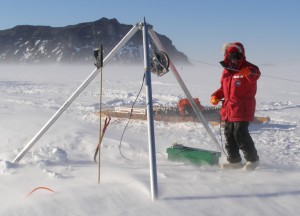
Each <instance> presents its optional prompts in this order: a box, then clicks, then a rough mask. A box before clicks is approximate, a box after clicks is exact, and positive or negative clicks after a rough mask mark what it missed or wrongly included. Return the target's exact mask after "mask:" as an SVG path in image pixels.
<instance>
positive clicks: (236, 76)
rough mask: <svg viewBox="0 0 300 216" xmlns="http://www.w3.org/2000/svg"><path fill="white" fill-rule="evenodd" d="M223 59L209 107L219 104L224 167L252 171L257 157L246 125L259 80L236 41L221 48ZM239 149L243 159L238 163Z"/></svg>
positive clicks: (239, 157)
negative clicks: (225, 154)
mask: <svg viewBox="0 0 300 216" xmlns="http://www.w3.org/2000/svg"><path fill="white" fill-rule="evenodd" d="M223 54H224V60H223V61H221V62H220V64H221V65H222V66H223V68H224V70H223V74H222V77H221V87H220V88H219V89H218V90H217V91H215V92H214V93H213V94H212V96H211V100H210V102H211V104H213V105H217V104H218V103H219V102H220V101H222V107H221V111H220V115H221V118H222V120H223V121H225V128H224V135H225V138H226V144H225V149H226V151H227V161H228V163H226V164H222V165H221V167H222V168H224V169H226V168H242V167H244V169H245V170H252V169H255V168H256V167H258V166H259V156H258V154H257V150H256V148H255V145H254V142H253V140H252V138H251V136H250V134H249V130H248V126H249V122H250V121H253V119H254V113H255V106H256V101H255V94H256V90H257V80H258V79H259V77H260V74H261V73H260V71H259V68H258V67H257V66H255V65H253V64H251V63H250V62H248V61H246V56H245V49H244V46H243V45H242V44H241V43H239V42H233V43H227V44H225V45H224V46H223ZM239 150H241V151H242V152H243V154H244V157H245V159H246V161H247V162H246V164H245V165H243V164H242V158H241V156H240V152H239Z"/></svg>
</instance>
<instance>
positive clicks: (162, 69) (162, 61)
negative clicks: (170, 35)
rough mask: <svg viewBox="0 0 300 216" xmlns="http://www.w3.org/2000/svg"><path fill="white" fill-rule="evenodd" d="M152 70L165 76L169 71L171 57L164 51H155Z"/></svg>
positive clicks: (158, 74)
mask: <svg viewBox="0 0 300 216" xmlns="http://www.w3.org/2000/svg"><path fill="white" fill-rule="evenodd" d="M150 64H151V72H152V73H154V74H156V75H157V76H163V75H164V74H166V73H167V72H168V71H169V65H170V59H169V56H168V55H167V54H166V53H165V52H163V51H154V52H153V56H152V59H151V62H150Z"/></svg>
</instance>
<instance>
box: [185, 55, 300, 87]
mask: <svg viewBox="0 0 300 216" xmlns="http://www.w3.org/2000/svg"><path fill="white" fill-rule="evenodd" d="M188 60H190V61H193V62H198V63H201V64H206V65H210V66H214V67H219V68H223V67H222V66H220V65H216V64H211V63H207V62H203V61H199V60H195V59H188ZM225 69H226V68H225ZM229 69H230V68H229ZM230 70H232V69H230ZM261 76H264V77H268V78H272V79H278V80H284V81H289V82H295V83H300V80H291V79H286V78H282V77H274V76H268V75H264V74H261Z"/></svg>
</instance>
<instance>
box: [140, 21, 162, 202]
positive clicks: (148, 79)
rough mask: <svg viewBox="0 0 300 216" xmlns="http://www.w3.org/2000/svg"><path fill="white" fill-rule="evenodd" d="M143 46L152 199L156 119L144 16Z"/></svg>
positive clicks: (152, 195)
mask: <svg viewBox="0 0 300 216" xmlns="http://www.w3.org/2000/svg"><path fill="white" fill-rule="evenodd" d="M143 46H144V68H145V78H146V95H147V98H146V101H147V119H148V144H149V166H150V187H151V198H152V201H154V200H155V199H157V196H158V189H157V171H156V155H155V154H156V151H155V136H154V121H153V104H152V87H151V72H150V60H149V58H150V57H149V39H148V26H147V23H146V21H145V18H144V26H143Z"/></svg>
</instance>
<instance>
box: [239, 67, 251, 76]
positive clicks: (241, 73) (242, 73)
mask: <svg viewBox="0 0 300 216" xmlns="http://www.w3.org/2000/svg"><path fill="white" fill-rule="evenodd" d="M250 73H251V70H250V69H249V68H247V67H245V68H243V69H242V70H240V72H239V74H240V75H242V76H244V77H247V76H248V75H249V74H250Z"/></svg>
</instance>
